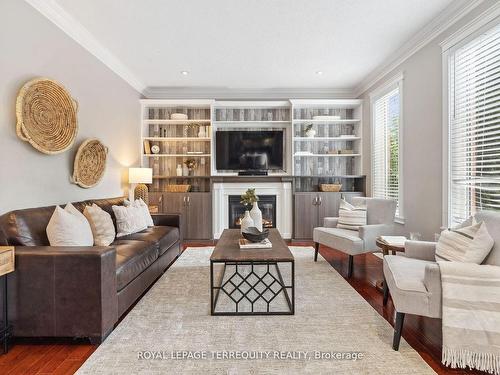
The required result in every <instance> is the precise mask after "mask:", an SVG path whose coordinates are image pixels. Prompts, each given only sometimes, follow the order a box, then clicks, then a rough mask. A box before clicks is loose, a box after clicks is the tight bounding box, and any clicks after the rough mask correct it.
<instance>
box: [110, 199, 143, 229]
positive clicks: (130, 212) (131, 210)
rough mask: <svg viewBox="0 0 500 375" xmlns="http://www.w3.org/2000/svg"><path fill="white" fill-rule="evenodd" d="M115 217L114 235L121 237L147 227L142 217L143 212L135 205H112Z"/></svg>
mask: <svg viewBox="0 0 500 375" xmlns="http://www.w3.org/2000/svg"><path fill="white" fill-rule="evenodd" d="M112 208H113V212H114V214H115V218H116V230H117V231H118V233H117V234H116V237H123V236H126V235H128V234H132V233H137V232H140V231H141V230H144V229H146V228H147V227H148V225H147V224H146V220H145V219H144V215H143V212H142V210H141V208H140V207H137V206H136V205H132V204H131V205H129V206H128V207H126V206H113V207H112Z"/></svg>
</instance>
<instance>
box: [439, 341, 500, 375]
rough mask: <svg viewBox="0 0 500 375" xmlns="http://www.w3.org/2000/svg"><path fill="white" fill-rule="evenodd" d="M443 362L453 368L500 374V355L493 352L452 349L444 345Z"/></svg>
mask: <svg viewBox="0 0 500 375" xmlns="http://www.w3.org/2000/svg"><path fill="white" fill-rule="evenodd" d="M441 362H442V363H443V364H444V365H445V366H449V367H451V368H457V367H459V368H466V367H467V366H469V367H470V368H471V369H477V370H481V371H486V372H489V373H490V374H495V375H500V355H496V354H493V353H475V352H471V351H469V350H466V349H452V348H448V347H445V346H443V355H442V359H441Z"/></svg>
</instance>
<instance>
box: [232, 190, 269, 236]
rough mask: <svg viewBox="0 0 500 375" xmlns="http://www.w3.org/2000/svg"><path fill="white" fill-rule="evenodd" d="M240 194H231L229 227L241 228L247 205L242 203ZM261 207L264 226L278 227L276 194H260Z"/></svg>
mask: <svg viewBox="0 0 500 375" xmlns="http://www.w3.org/2000/svg"><path fill="white" fill-rule="evenodd" d="M240 201H241V197H240V196H239V195H230V196H229V210H228V211H229V221H228V223H229V228H240V222H241V219H242V218H243V216H244V215H245V206H243V204H241V203H240ZM258 204H259V208H260V210H261V211H262V226H263V227H264V228H276V195H259V202H258Z"/></svg>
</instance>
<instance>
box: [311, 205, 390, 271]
mask: <svg viewBox="0 0 500 375" xmlns="http://www.w3.org/2000/svg"><path fill="white" fill-rule="evenodd" d="M352 203H353V204H354V205H355V206H356V205H361V204H366V211H367V212H366V221H367V225H364V226H362V227H360V228H359V230H358V231H355V230H349V229H341V228H337V220H338V218H336V217H327V218H325V220H324V224H323V225H324V226H323V227H318V228H314V231H313V240H314V242H315V253H314V261H317V260H318V252H319V245H320V244H321V245H325V246H328V247H331V248H333V249H336V250H339V251H342V252H344V253H346V254H347V255H348V256H349V258H348V259H349V264H348V269H347V277H351V275H352V270H353V257H354V255H358V254H364V253H369V252H374V251H377V250H378V249H377V246H376V244H375V241H376V239H377V237H378V236H381V235H391V234H394V217H395V214H396V201H395V200H393V199H379V198H364V197H354V198H353V200H352Z"/></svg>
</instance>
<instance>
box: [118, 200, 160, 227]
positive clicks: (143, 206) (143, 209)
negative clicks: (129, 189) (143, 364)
mask: <svg viewBox="0 0 500 375" xmlns="http://www.w3.org/2000/svg"><path fill="white" fill-rule="evenodd" d="M123 204H124V205H125V206H126V207H128V206H135V207H137V208H140V210H141V212H142V216H143V217H144V220H145V221H146V225H147V226H148V227H153V226H154V225H155V224H154V222H153V218H152V217H151V213H150V212H149V207H148V205H147V204H146V202H144V201H143V200H142V199H140V198H139V199H136V200H135V201H134V202H133V203H131V202H130V201H129V200H128V199H125V202H124V203H123Z"/></svg>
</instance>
